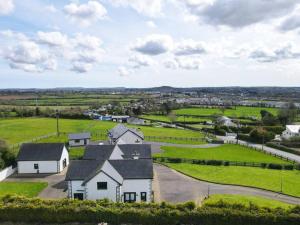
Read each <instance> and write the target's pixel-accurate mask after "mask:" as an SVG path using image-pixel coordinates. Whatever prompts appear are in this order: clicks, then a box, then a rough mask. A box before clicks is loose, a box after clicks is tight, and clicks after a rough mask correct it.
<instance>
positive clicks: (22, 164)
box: [18, 161, 59, 173]
mask: <svg viewBox="0 0 300 225" xmlns="http://www.w3.org/2000/svg"><path fill="white" fill-rule="evenodd" d="M36 163H37V164H39V169H38V170H39V173H57V172H58V171H57V169H58V166H59V162H58V161H18V173H37V170H36V169H34V164H36Z"/></svg>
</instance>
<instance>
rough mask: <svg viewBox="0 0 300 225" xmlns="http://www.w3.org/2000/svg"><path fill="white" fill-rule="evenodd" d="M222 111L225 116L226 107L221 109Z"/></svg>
mask: <svg viewBox="0 0 300 225" xmlns="http://www.w3.org/2000/svg"><path fill="white" fill-rule="evenodd" d="M220 111H221V112H222V114H223V115H224V113H225V111H226V107H225V106H221V107H220Z"/></svg>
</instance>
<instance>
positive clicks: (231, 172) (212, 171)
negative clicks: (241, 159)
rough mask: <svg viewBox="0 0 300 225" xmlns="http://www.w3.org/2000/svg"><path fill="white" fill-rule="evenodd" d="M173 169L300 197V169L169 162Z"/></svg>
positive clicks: (210, 178) (197, 176) (190, 174)
mask: <svg viewBox="0 0 300 225" xmlns="http://www.w3.org/2000/svg"><path fill="white" fill-rule="evenodd" d="M166 165H167V166H169V167H170V168H172V169H175V170H177V171H179V172H182V173H184V174H186V175H188V176H191V177H194V178H196V179H200V180H205V181H209V182H216V183H221V184H234V185H244V186H250V187H257V188H262V189H266V190H271V191H276V192H281V191H282V193H284V194H289V195H293V196H297V197H300V179H299V177H300V171H299V170H271V169H263V168H253V167H240V166H207V165H205V166H203V165H195V164H188V163H167V164H166Z"/></svg>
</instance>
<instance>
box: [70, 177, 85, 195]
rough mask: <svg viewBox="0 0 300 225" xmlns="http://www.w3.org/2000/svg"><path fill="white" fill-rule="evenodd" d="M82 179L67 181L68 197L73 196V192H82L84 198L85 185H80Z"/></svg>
mask: <svg viewBox="0 0 300 225" xmlns="http://www.w3.org/2000/svg"><path fill="white" fill-rule="evenodd" d="M82 182H83V180H72V181H68V197H69V198H74V193H83V196H84V198H85V187H84V186H81V184H82Z"/></svg>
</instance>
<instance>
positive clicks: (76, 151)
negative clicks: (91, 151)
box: [69, 147, 85, 159]
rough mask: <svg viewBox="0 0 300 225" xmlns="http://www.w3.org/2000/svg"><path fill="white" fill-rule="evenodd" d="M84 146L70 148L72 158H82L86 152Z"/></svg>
mask: <svg viewBox="0 0 300 225" xmlns="http://www.w3.org/2000/svg"><path fill="white" fill-rule="evenodd" d="M84 149H85V148H84V147H74V148H69V156H70V159H80V158H81V157H82V156H83V153H84Z"/></svg>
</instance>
